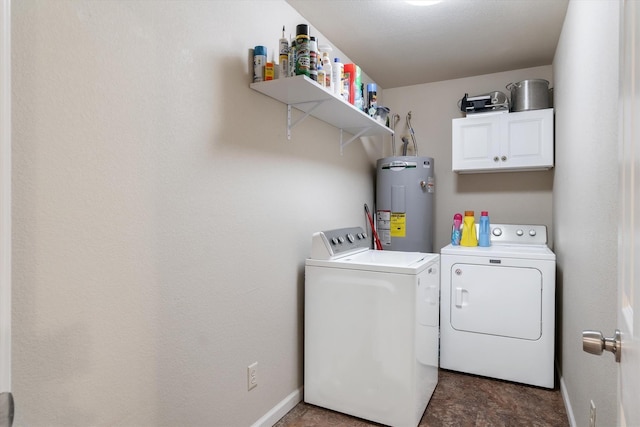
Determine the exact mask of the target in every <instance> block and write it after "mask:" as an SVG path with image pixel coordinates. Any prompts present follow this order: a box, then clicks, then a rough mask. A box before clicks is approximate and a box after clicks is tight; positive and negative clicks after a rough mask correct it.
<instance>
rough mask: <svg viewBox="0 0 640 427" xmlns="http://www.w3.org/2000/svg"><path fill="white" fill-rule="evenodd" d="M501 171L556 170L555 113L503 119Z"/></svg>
mask: <svg viewBox="0 0 640 427" xmlns="http://www.w3.org/2000/svg"><path fill="white" fill-rule="evenodd" d="M501 117H502V118H503V120H504V121H503V124H502V127H501V132H502V138H501V139H502V141H503V142H502V145H501V147H500V153H499V156H500V167H501V168H504V169H521V170H522V169H543V168H550V167H553V109H550V108H549V109H545V110H533V111H522V112H518V113H510V114H505V115H503V116H501Z"/></svg>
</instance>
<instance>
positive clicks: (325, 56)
mask: <svg viewBox="0 0 640 427" xmlns="http://www.w3.org/2000/svg"><path fill="white" fill-rule="evenodd" d="M322 68H323V69H324V75H325V79H326V81H325V87H326V88H327V90H328V91H329V92H331V93H333V82H332V80H331V79H332V76H331V70H332V68H331V59H330V58H329V52H326V51H325V52H322Z"/></svg>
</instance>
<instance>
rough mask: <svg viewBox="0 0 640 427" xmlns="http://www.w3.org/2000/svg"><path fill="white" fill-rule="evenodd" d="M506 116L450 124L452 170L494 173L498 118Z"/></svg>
mask: <svg viewBox="0 0 640 427" xmlns="http://www.w3.org/2000/svg"><path fill="white" fill-rule="evenodd" d="M505 115H507V114H489V115H482V116H479V117H475V116H474V117H467V118H463V119H453V120H452V129H451V132H452V150H453V151H452V163H451V164H452V169H453V171H454V172H457V171H465V170H483V169H494V168H496V167H498V166H499V163H500V158H499V156H498V149H499V147H500V137H501V134H500V118H501V117H502V116H505Z"/></svg>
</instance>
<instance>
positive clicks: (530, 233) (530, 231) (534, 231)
mask: <svg viewBox="0 0 640 427" xmlns="http://www.w3.org/2000/svg"><path fill="white" fill-rule="evenodd" d="M535 235H536V230H534V229H531V230H529V236H531V237H533V236H535Z"/></svg>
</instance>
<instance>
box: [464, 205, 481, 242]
mask: <svg viewBox="0 0 640 427" xmlns="http://www.w3.org/2000/svg"><path fill="white" fill-rule="evenodd" d="M474 215H475V213H474V212H473V211H464V220H463V222H462V238H461V239H460V246H478V236H477V235H476V219H475V216H474Z"/></svg>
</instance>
